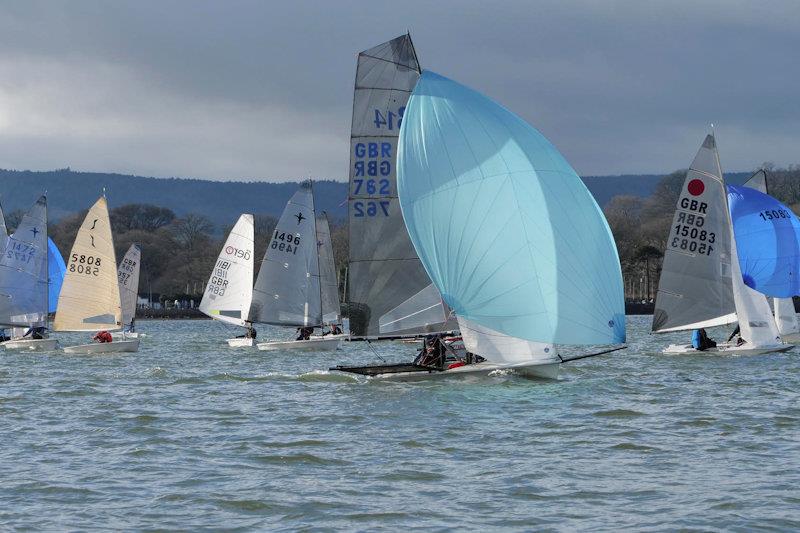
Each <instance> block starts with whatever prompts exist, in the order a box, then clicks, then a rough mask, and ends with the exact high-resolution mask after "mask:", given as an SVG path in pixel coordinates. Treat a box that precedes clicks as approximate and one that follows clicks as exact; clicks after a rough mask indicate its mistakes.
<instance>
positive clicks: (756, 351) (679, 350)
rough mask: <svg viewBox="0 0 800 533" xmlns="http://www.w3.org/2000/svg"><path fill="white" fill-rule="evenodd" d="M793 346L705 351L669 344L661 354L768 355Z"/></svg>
mask: <svg viewBox="0 0 800 533" xmlns="http://www.w3.org/2000/svg"><path fill="white" fill-rule="evenodd" d="M793 347H794V346H793V345H791V344H770V345H767V346H753V345H751V344H742V345H741V346H736V345H732V344H718V345H717V346H715V347H714V348H709V349H707V350H703V351H700V350H696V349H695V348H694V347H692V345H691V344H670V345H669V346H667V347H666V348H664V350H663V351H662V352H661V353H664V354H669V355H692V354H705V355H764V354H768V353H777V352H785V351H787V350H791V349H792V348H793Z"/></svg>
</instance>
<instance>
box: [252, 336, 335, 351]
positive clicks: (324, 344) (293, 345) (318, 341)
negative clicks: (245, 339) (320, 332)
mask: <svg viewBox="0 0 800 533" xmlns="http://www.w3.org/2000/svg"><path fill="white" fill-rule="evenodd" d="M344 338H345V335H326V336H325V337H311V338H310V339H308V340H304V341H269V342H260V343H258V344H257V345H256V346H258V349H259V350H263V351H276V350H298V351H305V352H325V351H333V350H336V349H337V348H339V344H340V343H341V342H342V340H343V339H344Z"/></svg>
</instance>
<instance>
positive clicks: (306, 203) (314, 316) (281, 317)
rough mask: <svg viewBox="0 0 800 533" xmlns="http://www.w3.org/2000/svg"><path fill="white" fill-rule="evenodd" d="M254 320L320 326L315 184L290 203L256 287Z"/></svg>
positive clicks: (271, 243)
mask: <svg viewBox="0 0 800 533" xmlns="http://www.w3.org/2000/svg"><path fill="white" fill-rule="evenodd" d="M250 320H251V321H252V322H261V323H264V324H274V325H280V326H320V325H322V306H321V303H320V280H319V259H318V256H317V231H316V222H315V217H314V195H313V193H312V191H311V182H306V183H303V184H302V185H301V186H300V190H298V191H297V192H296V193H295V194H294V196H292V198H291V199H290V200H289V202H288V203H287V204H286V209H284V211H283V214H282V215H281V218H280V220H278V225H277V226H276V227H275V232H274V233H273V234H272V238H271V239H270V242H269V245H268V246H267V251H266V253H265V254H264V259H263V260H262V261H261V268H260V270H259V272H258V279H256V284H255V287H254V288H253V303H252V305H251V306H250Z"/></svg>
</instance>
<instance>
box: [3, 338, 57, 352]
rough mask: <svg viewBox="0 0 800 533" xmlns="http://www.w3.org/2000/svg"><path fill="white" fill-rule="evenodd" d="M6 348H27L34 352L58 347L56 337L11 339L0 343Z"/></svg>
mask: <svg viewBox="0 0 800 533" xmlns="http://www.w3.org/2000/svg"><path fill="white" fill-rule="evenodd" d="M0 346H2V347H3V348H5V349H6V350H29V351H35V352H49V351H53V350H55V349H56V348H57V347H58V340H57V339H11V340H10V341H5V342H2V343H0Z"/></svg>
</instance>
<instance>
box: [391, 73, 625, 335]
mask: <svg viewBox="0 0 800 533" xmlns="http://www.w3.org/2000/svg"><path fill="white" fill-rule="evenodd" d="M398 189H399V196H400V205H401V208H402V211H403V217H404V219H405V222H406V226H407V227H408V230H409V234H410V235H411V240H412V242H413V243H414V247H415V249H416V251H417V254H418V255H419V257H420V259H421V260H422V263H423V264H424V266H425V269H426V270H427V272H428V274H429V275H430V277H431V279H432V280H433V283H434V284H435V285H436V287H437V288H438V289H439V291H440V292H441V294H442V296H443V298H444V300H445V301H446V302H447V304H448V305H449V306H450V307H451V308H452V309H453V310H454V311H455V313H456V315H458V317H459V319H460V318H462V317H463V318H466V319H467V320H470V321H472V322H475V323H477V324H479V325H481V326H483V327H486V328H491V329H492V330H494V331H497V332H500V333H503V334H505V335H509V336H512V337H517V338H520V339H525V340H529V341H535V342H542V343H557V344H605V343H615V342H624V340H625V309H624V300H623V289H622V273H621V269H620V264H619V259H618V256H617V250H616V246H615V244H614V240H613V237H612V235H611V230H610V229H609V227H608V224H607V223H606V220H605V217H604V216H603V213H602V211H601V210H600V208H599V207H598V205H597V203H596V202H595V201H594V198H592V195H591V194H590V193H589V191H588V190H587V189H586V186H585V185H584V184H583V182H582V181H581V179H580V178H579V177H578V175H577V174H576V173H575V171H574V170H573V169H572V167H571V166H570V165H569V163H567V162H566V160H565V159H564V158H563V156H562V155H561V154H560V153H559V152H558V151H557V150H556V149H555V147H554V146H553V145H552V144H550V142H549V141H548V140H547V139H546V138H545V137H544V136H543V135H542V134H541V133H539V132H538V131H537V130H536V129H534V128H533V127H531V126H530V125H529V124H527V123H526V122H525V121H523V120H522V119H521V118H519V117H518V116H516V115H515V114H513V113H511V112H510V111H508V110H507V109H505V108H504V107H502V106H500V105H499V104H497V103H495V102H494V101H492V100H490V99H488V98H486V97H485V96H483V95H481V94H479V93H477V92H475V91H473V90H471V89H469V88H467V87H465V86H463V85H460V84H458V83H456V82H454V81H452V80H449V79H447V78H445V77H442V76H439V75H438V74H434V73H432V72H429V71H425V72H423V74H422V76H421V78H420V80H419V82H418V83H417V85H416V87H415V89H414V92H413V93H412V96H411V99H410V100H409V103H408V106H407V107H406V110H405V114H404V117H403V124H402V128H401V132H400V147H399V151H398Z"/></svg>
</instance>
